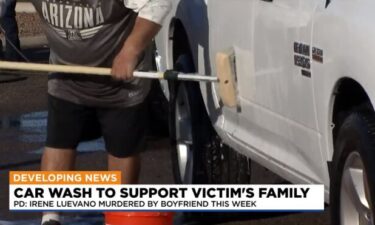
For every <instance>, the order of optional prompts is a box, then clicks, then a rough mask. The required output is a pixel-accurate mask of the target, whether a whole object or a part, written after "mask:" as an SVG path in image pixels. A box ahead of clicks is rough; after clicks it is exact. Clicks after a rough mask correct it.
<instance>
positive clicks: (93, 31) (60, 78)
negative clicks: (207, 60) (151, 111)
mask: <svg viewBox="0 0 375 225" xmlns="http://www.w3.org/2000/svg"><path fill="white" fill-rule="evenodd" d="M32 3H33V4H34V6H35V8H36V10H37V12H38V13H39V15H40V17H41V19H42V21H43V22H42V23H43V27H44V30H45V34H46V36H47V39H48V42H49V45H50V49H51V55H50V63H51V64H64V65H85V66H101V67H111V66H112V62H113V59H114V57H115V56H116V55H117V53H118V52H119V51H120V50H121V48H122V46H123V44H124V42H125V40H126V38H127V37H128V36H129V34H130V32H131V30H132V28H133V26H134V23H135V19H136V17H137V13H135V12H134V11H133V10H131V9H129V8H126V7H125V5H124V1H123V0H32ZM151 58H152V56H151V51H149V50H146V51H145V53H144V54H143V57H142V58H141V60H140V62H139V65H138V68H137V69H138V70H149V69H150V62H151ZM149 89H150V81H149V80H145V79H134V80H132V81H128V82H127V81H118V80H114V79H113V78H112V77H99V76H94V75H73V74H51V75H50V79H49V81H48V93H49V94H50V95H53V96H55V97H58V98H61V99H64V100H67V101H70V102H73V103H76V104H82V105H87V106H97V107H129V106H133V105H136V104H139V103H141V102H142V101H143V100H144V99H145V97H146V96H147V94H148V92H149Z"/></svg>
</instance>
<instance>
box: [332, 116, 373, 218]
mask: <svg viewBox="0 0 375 225" xmlns="http://www.w3.org/2000/svg"><path fill="white" fill-rule="evenodd" d="M331 171H332V174H331V185H330V186H331V187H330V202H331V219H332V224H334V225H374V224H375V220H374V215H375V209H374V205H375V204H374V203H375V115H374V112H372V111H370V110H361V111H356V112H352V113H350V115H349V116H348V117H347V118H346V119H345V120H344V122H343V124H342V125H341V127H340V128H339V131H338V136H337V139H336V143H335V155H334V158H333V164H332V170H331Z"/></svg>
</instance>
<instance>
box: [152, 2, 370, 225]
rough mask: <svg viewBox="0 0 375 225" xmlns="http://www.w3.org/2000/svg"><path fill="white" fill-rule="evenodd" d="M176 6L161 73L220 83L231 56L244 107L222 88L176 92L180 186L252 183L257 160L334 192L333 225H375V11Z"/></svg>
mask: <svg viewBox="0 0 375 225" xmlns="http://www.w3.org/2000/svg"><path fill="white" fill-rule="evenodd" d="M173 5H174V6H173V10H172V12H171V13H170V15H169V16H168V18H167V20H166V21H165V24H164V28H163V29H162V31H161V32H160V33H159V35H158V36H157V38H156V47H157V52H158V54H159V56H158V57H157V59H158V60H157V65H158V67H159V68H161V69H176V70H180V71H183V72H197V73H199V74H206V75H210V76H216V65H215V55H216V54H217V53H218V52H223V51H228V49H229V50H230V51H232V52H233V58H234V61H233V65H234V70H235V73H236V79H237V94H238V96H237V98H238V105H239V106H238V107H235V108H230V107H226V106H224V105H223V104H222V102H221V101H220V98H219V94H218V87H217V84H214V83H210V84H209V83H200V84H198V83H187V82H185V83H179V82H170V83H169V84H168V89H169V93H167V95H168V97H169V100H170V106H171V107H170V114H171V115H170V128H171V133H172V135H171V136H172V141H173V144H174V146H175V147H174V148H173V154H172V155H173V163H174V172H175V178H176V181H177V182H182V183H234V184H236V183H248V182H250V175H251V169H250V168H251V167H250V161H249V160H248V158H249V159H251V160H254V161H256V162H258V163H260V164H261V165H263V166H265V167H266V168H269V169H270V170H272V171H274V172H275V173H277V174H279V175H280V176H282V177H283V178H285V179H287V180H289V181H290V182H292V183H298V184H300V183H311V184H324V185H325V193H326V202H327V203H329V204H330V205H331V209H332V210H331V211H332V217H331V218H332V224H336V225H339V224H340V225H365V224H366V225H370V224H372V225H374V221H375V219H374V215H375V208H374V207H375V113H374V109H373V106H372V103H374V100H375V25H374V23H375V17H374V16H375V1H374V0H173ZM373 63H374V65H373Z"/></svg>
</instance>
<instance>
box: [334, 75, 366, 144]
mask: <svg viewBox="0 0 375 225" xmlns="http://www.w3.org/2000/svg"><path fill="white" fill-rule="evenodd" d="M362 105H371V101H370V98H369V97H368V95H367V93H366V92H365V90H364V89H363V88H362V86H361V85H360V84H359V83H358V82H356V81H355V80H353V79H350V78H344V79H342V80H341V81H340V82H339V83H338V85H337V87H336V91H335V102H334V105H333V115H332V122H333V124H334V125H335V127H334V129H333V140H335V139H336V135H337V131H338V129H339V127H340V125H341V124H342V122H343V120H344V119H345V118H346V116H348V114H349V113H350V111H351V110H353V109H354V108H357V107H359V106H362Z"/></svg>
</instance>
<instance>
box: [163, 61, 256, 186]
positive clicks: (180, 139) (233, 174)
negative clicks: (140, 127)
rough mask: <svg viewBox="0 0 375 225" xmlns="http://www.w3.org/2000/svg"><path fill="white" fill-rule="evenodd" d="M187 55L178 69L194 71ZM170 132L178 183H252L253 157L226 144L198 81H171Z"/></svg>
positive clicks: (174, 168) (177, 64)
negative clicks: (216, 128)
mask: <svg viewBox="0 0 375 225" xmlns="http://www.w3.org/2000/svg"><path fill="white" fill-rule="evenodd" d="M191 65H192V61H191V58H190V57H189V56H187V55H183V56H181V57H179V58H178V60H177V63H176V68H177V69H178V70H179V71H182V72H192V68H193V67H192V66H191ZM170 91H171V92H173V93H174V94H172V95H171V101H170V110H169V111H170V113H171V114H170V135H171V142H172V164H173V171H174V177H175V181H176V183H180V184H248V183H250V172H251V167H250V160H249V159H248V158H247V157H245V156H243V155H240V154H239V153H237V152H236V151H234V150H233V149H231V148H230V147H229V146H227V145H225V144H224V143H222V141H221V139H220V137H219V136H218V135H217V133H216V132H215V130H214V129H213V127H212V125H211V121H210V118H209V116H208V115H207V113H206V108H205V105H204V102H203V99H202V96H201V94H200V88H199V84H198V83H194V82H175V83H173V84H170Z"/></svg>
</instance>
